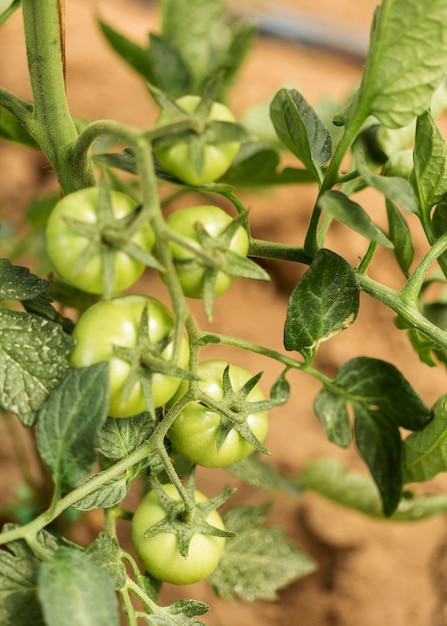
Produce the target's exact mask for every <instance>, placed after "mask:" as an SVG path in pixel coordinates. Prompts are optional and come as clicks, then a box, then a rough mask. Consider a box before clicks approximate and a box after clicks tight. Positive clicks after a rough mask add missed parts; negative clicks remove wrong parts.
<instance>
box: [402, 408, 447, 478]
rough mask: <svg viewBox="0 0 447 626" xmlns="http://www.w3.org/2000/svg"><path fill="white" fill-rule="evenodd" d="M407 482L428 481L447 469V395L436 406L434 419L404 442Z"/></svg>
mask: <svg viewBox="0 0 447 626" xmlns="http://www.w3.org/2000/svg"><path fill="white" fill-rule="evenodd" d="M404 453H405V476H404V477H405V482H422V481H427V480H430V479H431V478H433V477H434V476H436V475H437V474H439V473H440V472H446V471H447V396H442V397H441V398H440V399H439V400H438V401H437V403H436V404H435V406H434V409H433V419H432V420H431V422H429V423H428V424H427V426H425V428H423V429H422V430H420V431H419V432H417V433H411V435H409V436H408V437H407V438H406V439H405V444H404Z"/></svg>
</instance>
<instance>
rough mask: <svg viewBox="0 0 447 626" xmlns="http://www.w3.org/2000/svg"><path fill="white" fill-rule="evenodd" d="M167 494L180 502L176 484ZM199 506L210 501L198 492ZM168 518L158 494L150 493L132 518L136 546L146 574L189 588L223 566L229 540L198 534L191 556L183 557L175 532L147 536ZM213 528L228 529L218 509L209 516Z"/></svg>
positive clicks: (190, 552) (196, 498)
mask: <svg viewBox="0 0 447 626" xmlns="http://www.w3.org/2000/svg"><path fill="white" fill-rule="evenodd" d="M163 489H164V490H165V491H166V493H167V494H168V495H169V496H171V498H174V499H175V500H179V499H180V496H179V494H178V491H177V489H176V488H175V487H174V485H172V484H166V485H163ZM195 500H196V502H197V503H200V502H206V501H207V500H208V498H207V497H206V496H204V495H203V493H201V492H200V491H197V490H196V491H195ZM164 517H166V510H165V509H164V508H163V505H162V504H161V502H160V500H159V499H158V497H157V495H156V493H155V492H154V491H150V492H149V493H148V494H147V495H146V496H145V497H144V498H143V500H142V501H141V503H140V504H139V506H138V508H137V510H136V511H135V513H134V516H133V519H132V543H133V546H134V548H135V552H136V553H137V556H138V558H139V559H140V561H141V563H142V564H143V566H144V568H145V569H146V571H147V572H148V573H149V574H151V576H154V577H155V578H157V579H158V580H163V581H165V582H169V583H173V584H174V585H189V584H191V583H195V582H198V581H199V580H202V579H203V578H206V577H207V576H209V575H210V574H211V573H212V572H213V571H214V570H215V569H216V567H217V565H218V564H219V561H220V559H221V556H222V552H223V550H224V547H225V538H224V537H216V536H214V535H204V534H201V533H196V534H194V535H193V537H192V539H191V543H190V544H189V552H188V556H186V557H184V556H182V554H180V551H179V548H178V543H177V537H176V535H175V534H174V533H172V532H163V533H159V534H157V535H154V536H153V537H149V538H148V537H145V536H144V533H145V531H146V529H147V528H150V527H151V526H153V525H154V524H156V523H157V522H159V521H160V520H162V519H163V518H164ZM206 521H207V522H208V523H209V524H210V525H211V526H215V527H216V528H219V529H221V530H225V526H224V523H223V521H222V518H221V517H220V515H219V513H218V512H217V511H215V510H213V511H211V513H210V514H209V515H208V516H207V518H206Z"/></svg>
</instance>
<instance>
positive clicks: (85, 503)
mask: <svg viewBox="0 0 447 626" xmlns="http://www.w3.org/2000/svg"><path fill="white" fill-rule="evenodd" d="M92 478H94V477H89V478H87V479H86V481H85V483H88V482H89V481H91V480H92ZM126 494H127V478H126V476H117V477H116V478H112V479H111V480H108V481H107V482H106V483H104V484H103V485H101V487H98V488H97V489H95V490H94V491H92V493H89V494H88V496H84V497H83V498H81V500H77V501H76V502H75V503H74V504H73V508H74V509H76V510H77V511H92V510H93V509H108V508H110V507H112V506H115V505H116V504H119V503H120V502H121V501H122V500H124V498H125V497H126Z"/></svg>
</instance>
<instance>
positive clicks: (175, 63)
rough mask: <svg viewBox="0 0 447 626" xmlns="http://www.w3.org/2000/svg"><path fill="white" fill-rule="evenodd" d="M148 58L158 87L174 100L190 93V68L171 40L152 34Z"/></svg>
mask: <svg viewBox="0 0 447 626" xmlns="http://www.w3.org/2000/svg"><path fill="white" fill-rule="evenodd" d="M148 56H149V59H150V63H151V67H152V71H153V75H154V79H155V80H154V81H153V82H154V84H155V85H156V86H157V87H159V88H160V89H162V90H163V91H165V92H166V93H168V94H170V95H171V96H173V97H174V98H179V97H180V96H183V95H184V94H187V93H189V92H190V85H191V76H190V72H189V69H188V66H187V64H186V63H185V61H184V60H183V57H182V56H181V54H180V53H179V51H178V50H177V48H175V47H174V46H173V45H172V43H171V42H170V41H169V39H166V38H165V37H162V36H160V35H155V34H154V33H151V35H150V44H149V51H148Z"/></svg>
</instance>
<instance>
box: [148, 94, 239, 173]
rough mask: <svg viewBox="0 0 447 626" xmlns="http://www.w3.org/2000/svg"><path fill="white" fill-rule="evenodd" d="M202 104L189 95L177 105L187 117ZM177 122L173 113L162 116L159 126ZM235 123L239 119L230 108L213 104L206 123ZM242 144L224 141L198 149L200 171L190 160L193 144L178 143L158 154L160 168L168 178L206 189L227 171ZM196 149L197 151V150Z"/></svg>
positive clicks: (191, 159) (195, 97)
mask: <svg viewBox="0 0 447 626" xmlns="http://www.w3.org/2000/svg"><path fill="white" fill-rule="evenodd" d="M199 103H200V97H199V96H193V95H186V96H182V97H181V98H179V99H178V100H177V101H176V104H177V106H178V107H179V108H180V109H181V110H182V111H184V112H186V113H194V112H196V111H197V109H198V105H199ZM176 119H177V118H176V116H175V115H173V113H172V112H171V111H168V110H164V111H162V112H161V113H160V116H159V118H158V120H157V124H158V125H159V126H162V125H164V124H169V123H170V122H173V121H175V120H176ZM208 120H209V121H218V122H235V121H236V119H235V117H234V115H233V113H232V112H231V111H230V109H229V108H228V107H226V106H225V105H223V104H221V103H220V102H213V103H212V105H211V108H210V110H209V112H208V116H207V118H206V120H205V123H206V121H208ZM239 148H240V143H239V142H237V141H223V142H222V143H220V142H219V143H214V142H210V143H205V144H204V145H202V146H199V150H201V152H200V153H199V155H198V167H196V163H195V161H194V156H192V158H191V154H192V151H193V150H194V142H193V141H189V142H188V141H179V142H178V143H174V144H173V145H170V146H168V147H164V148H160V149H158V150H156V155H157V159H158V161H159V163H160V165H161V166H162V167H163V168H164V169H165V170H166V171H167V172H169V174H173V175H174V176H175V177H176V178H178V179H179V180H181V181H184V182H185V183H188V185H204V184H206V183H211V182H213V181H216V180H218V179H219V178H220V177H221V176H223V174H225V172H226V171H227V170H228V168H229V167H230V165H231V164H232V162H233V160H234V158H235V156H236V155H237V153H238V152H239ZM196 149H197V148H196Z"/></svg>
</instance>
